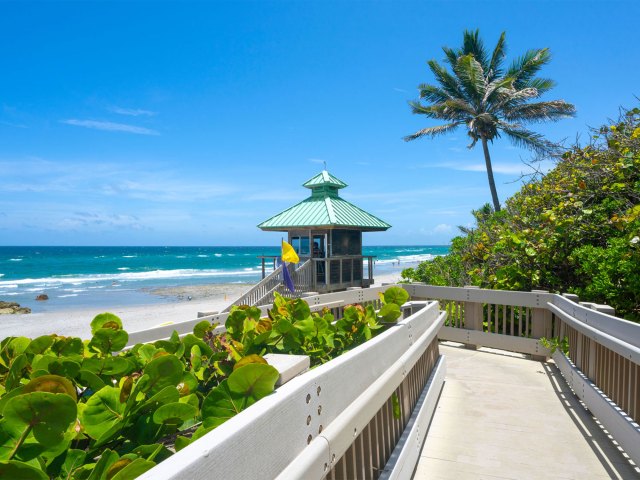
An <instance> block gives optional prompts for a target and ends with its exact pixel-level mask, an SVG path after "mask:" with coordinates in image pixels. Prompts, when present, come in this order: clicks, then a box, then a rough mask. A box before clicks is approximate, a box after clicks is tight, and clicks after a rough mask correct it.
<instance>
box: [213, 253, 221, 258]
mask: <svg viewBox="0 0 640 480" xmlns="http://www.w3.org/2000/svg"><path fill="white" fill-rule="evenodd" d="M213 255H214V256H216V257H221V256H222V254H221V253H214V254H213Z"/></svg>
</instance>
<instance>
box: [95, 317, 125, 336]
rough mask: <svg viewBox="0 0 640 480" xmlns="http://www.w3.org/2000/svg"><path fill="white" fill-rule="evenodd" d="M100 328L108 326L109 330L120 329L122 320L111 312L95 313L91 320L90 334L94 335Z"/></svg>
mask: <svg viewBox="0 0 640 480" xmlns="http://www.w3.org/2000/svg"><path fill="white" fill-rule="evenodd" d="M101 328H108V329H110V330H122V320H120V317H118V316H117V315H114V314H113V313H109V312H105V313H101V314H99V315H96V316H95V317H94V318H93V320H91V334H92V335H95V334H96V332H97V331H98V330H100V329H101Z"/></svg>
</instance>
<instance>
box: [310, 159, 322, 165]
mask: <svg viewBox="0 0 640 480" xmlns="http://www.w3.org/2000/svg"><path fill="white" fill-rule="evenodd" d="M308 160H309V161H310V162H311V163H319V164H320V165H323V164H324V163H326V160H322V159H321V158H309V159H308Z"/></svg>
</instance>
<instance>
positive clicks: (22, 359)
mask: <svg viewBox="0 0 640 480" xmlns="http://www.w3.org/2000/svg"><path fill="white" fill-rule="evenodd" d="M28 365H29V359H28V358H27V356H26V355H25V354H24V353H21V354H20V355H18V356H17V357H16V358H14V359H13V362H11V368H10V369H9V373H8V374H7V378H6V380H5V388H6V389H7V391H10V390H13V389H14V388H16V387H17V386H19V385H20V380H21V379H22V377H23V374H24V370H25V369H26V368H27V366H28Z"/></svg>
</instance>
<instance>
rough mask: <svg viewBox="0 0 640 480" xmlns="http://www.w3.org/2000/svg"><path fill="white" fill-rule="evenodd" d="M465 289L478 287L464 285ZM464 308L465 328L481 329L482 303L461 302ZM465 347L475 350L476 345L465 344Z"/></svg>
mask: <svg viewBox="0 0 640 480" xmlns="http://www.w3.org/2000/svg"><path fill="white" fill-rule="evenodd" d="M464 288H466V289H478V288H479V287H476V286H474V285H465V287H464ZM468 296H469V295H468V292H467V298H468ZM463 308H464V328H465V329H466V330H478V331H480V332H481V331H482V320H483V318H482V316H483V315H482V303H479V302H468V301H467V302H463ZM465 348H468V349H471V350H475V349H476V348H478V346H477V345H470V344H465Z"/></svg>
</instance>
